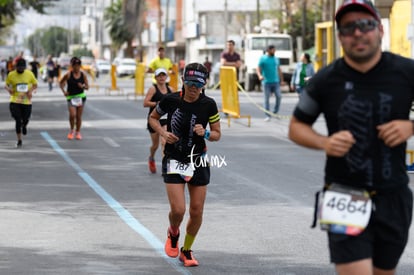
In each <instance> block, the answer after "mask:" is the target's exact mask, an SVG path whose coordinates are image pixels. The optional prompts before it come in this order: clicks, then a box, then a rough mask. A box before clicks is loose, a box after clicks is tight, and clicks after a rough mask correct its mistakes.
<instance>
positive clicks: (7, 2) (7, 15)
mask: <svg viewBox="0 0 414 275" xmlns="http://www.w3.org/2000/svg"><path fill="white" fill-rule="evenodd" d="M55 1H56V0H19V1H15V0H0V30H1V29H2V28H3V27H5V26H7V25H6V24H9V21H10V20H12V21H13V22H14V20H15V19H16V15H17V14H18V13H19V12H20V11H21V10H22V9H29V8H33V9H34V10H35V11H37V12H39V13H42V14H43V13H44V12H45V7H47V6H50V5H52V3H53V2H55Z"/></svg>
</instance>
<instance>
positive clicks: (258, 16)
mask: <svg viewBox="0 0 414 275" xmlns="http://www.w3.org/2000/svg"><path fill="white" fill-rule="evenodd" d="M256 17H257V26H260V0H256Z"/></svg>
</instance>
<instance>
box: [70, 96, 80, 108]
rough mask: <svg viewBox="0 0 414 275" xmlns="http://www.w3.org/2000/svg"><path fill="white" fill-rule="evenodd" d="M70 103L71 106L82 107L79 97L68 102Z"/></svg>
mask: <svg viewBox="0 0 414 275" xmlns="http://www.w3.org/2000/svg"><path fill="white" fill-rule="evenodd" d="M70 103H71V104H72V105H73V106H77V107H79V106H82V98H81V97H74V98H72V99H71V100H70Z"/></svg>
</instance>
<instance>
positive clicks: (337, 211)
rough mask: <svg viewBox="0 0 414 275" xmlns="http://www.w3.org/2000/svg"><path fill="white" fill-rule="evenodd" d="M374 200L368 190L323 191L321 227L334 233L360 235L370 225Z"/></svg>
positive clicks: (320, 213)
mask: <svg viewBox="0 0 414 275" xmlns="http://www.w3.org/2000/svg"><path fill="white" fill-rule="evenodd" d="M371 212H372V201H371V199H370V197H369V194H368V192H366V191H363V190H355V189H347V188H345V189H341V188H332V189H328V190H326V191H325V192H324V193H323V198H322V200H321V203H320V206H319V215H320V217H319V219H320V225H321V228H322V229H324V230H328V231H330V232H332V233H339V234H346V235H352V236H355V235H358V234H360V233H361V232H362V231H364V229H365V227H366V226H367V225H368V222H369V219H370V217H371Z"/></svg>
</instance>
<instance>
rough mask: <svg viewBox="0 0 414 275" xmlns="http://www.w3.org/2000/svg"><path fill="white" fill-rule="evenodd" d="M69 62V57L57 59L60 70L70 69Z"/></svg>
mask: <svg viewBox="0 0 414 275" xmlns="http://www.w3.org/2000/svg"><path fill="white" fill-rule="evenodd" d="M70 60H71V57H70V56H61V57H59V65H60V68H62V69H64V70H67V69H69V67H70Z"/></svg>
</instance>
